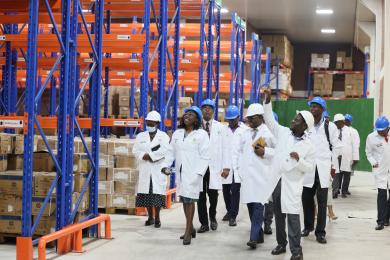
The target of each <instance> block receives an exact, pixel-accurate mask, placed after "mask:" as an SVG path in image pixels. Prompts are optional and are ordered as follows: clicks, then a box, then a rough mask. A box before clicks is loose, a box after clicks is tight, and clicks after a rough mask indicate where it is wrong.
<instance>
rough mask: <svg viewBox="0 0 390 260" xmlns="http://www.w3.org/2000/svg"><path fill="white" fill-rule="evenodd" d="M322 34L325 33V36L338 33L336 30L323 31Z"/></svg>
mask: <svg viewBox="0 0 390 260" xmlns="http://www.w3.org/2000/svg"><path fill="white" fill-rule="evenodd" d="M321 33H325V34H333V33H336V30H335V29H330V28H329V29H321Z"/></svg>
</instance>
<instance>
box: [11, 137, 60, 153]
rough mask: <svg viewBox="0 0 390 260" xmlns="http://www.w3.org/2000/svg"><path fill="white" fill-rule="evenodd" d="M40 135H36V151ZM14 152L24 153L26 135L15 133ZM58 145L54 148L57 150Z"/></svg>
mask: <svg viewBox="0 0 390 260" xmlns="http://www.w3.org/2000/svg"><path fill="white" fill-rule="evenodd" d="M37 146H38V136H37V135H34V152H36V151H37ZM13 148H14V150H13V152H12V153H13V154H24V135H15V136H14V137H13ZM56 149H57V147H55V148H54V150H56Z"/></svg>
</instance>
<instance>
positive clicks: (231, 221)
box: [229, 218, 237, 227]
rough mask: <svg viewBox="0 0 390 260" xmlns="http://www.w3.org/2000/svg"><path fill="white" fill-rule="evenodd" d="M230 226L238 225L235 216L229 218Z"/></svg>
mask: <svg viewBox="0 0 390 260" xmlns="http://www.w3.org/2000/svg"><path fill="white" fill-rule="evenodd" d="M229 226H231V227H235V226H237V221H236V220H235V219H234V218H231V219H229Z"/></svg>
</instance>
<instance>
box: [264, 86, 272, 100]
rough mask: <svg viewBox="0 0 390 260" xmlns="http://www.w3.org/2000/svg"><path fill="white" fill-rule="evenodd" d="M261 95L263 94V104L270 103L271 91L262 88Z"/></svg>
mask: <svg viewBox="0 0 390 260" xmlns="http://www.w3.org/2000/svg"><path fill="white" fill-rule="evenodd" d="M263 94H264V103H265V104H269V103H270V102H271V89H269V88H264V89H263Z"/></svg>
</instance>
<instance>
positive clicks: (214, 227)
mask: <svg viewBox="0 0 390 260" xmlns="http://www.w3.org/2000/svg"><path fill="white" fill-rule="evenodd" d="M210 222H211V223H210V227H211V230H217V228H218V222H217V221H216V220H215V219H213V220H211V221H210Z"/></svg>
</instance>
